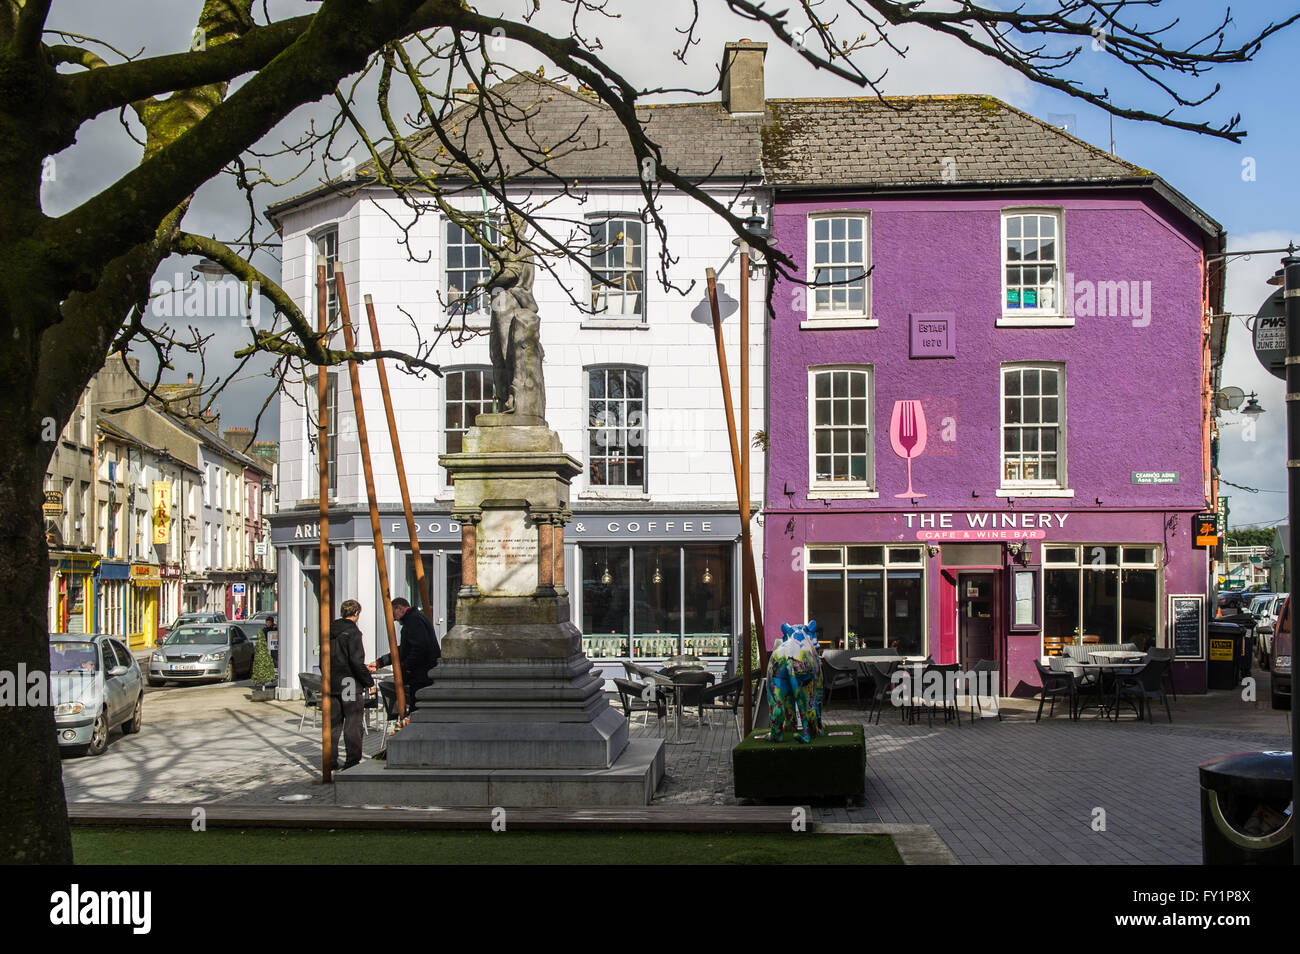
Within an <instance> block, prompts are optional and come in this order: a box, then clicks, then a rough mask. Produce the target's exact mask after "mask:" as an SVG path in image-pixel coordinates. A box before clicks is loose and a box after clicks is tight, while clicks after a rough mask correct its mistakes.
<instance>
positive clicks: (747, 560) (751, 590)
mask: <svg viewBox="0 0 1300 954" xmlns="http://www.w3.org/2000/svg"><path fill="white" fill-rule="evenodd" d="M705 277H706V279H707V281H708V288H709V307H710V309H711V310H712V312H713V339H714V342H715V344H716V345H717V349H718V373H719V375H720V376H721V379H722V406H723V410H724V411H725V412H726V415H727V436H728V438H729V439H730V441H731V469H732V472H733V474H734V475H735V478H736V506H737V508H739V509H740V510H741V513H742V527H741V547H740V557H741V563H742V570H741V574H742V575H741V587H742V594H741V598H742V599H743V600H745V602H746V605H747V606H748V607H750V608H751V609H752V610H753V614H754V625H755V626H757V628H758V634H759V640H758V642H759V652H760V658H766V655H767V654H766V646H765V645H764V642H765V641H764V635H763V611H762V606H761V604H760V602H759V599H758V574H757V573H756V572H755V569H754V550H753V547H752V546H751V541H750V539H749V521H748V520H747V519H744V515H747V514H748V512H749V498H748V494H747V488H746V487H745V486H744V483H743V475H742V472H741V466H742V465H741V452H740V447H739V442H738V440H737V435H736V412H735V409H734V408H733V406H732V402H731V376H730V375H729V374H728V373H727V350H726V346H725V344H724V343H723V340H722V315H721V312H720V311H719V310H718V278H717V274H716V273H715V272H714V271H713V269H711V268H709V269H705ZM748 277H749V276H748V275H746V276H745V278H744V281H746V282H747V281H748ZM742 288H743V283H742ZM743 294H744V291H743V290H742V295H743ZM747 297H748V296H746V298H747ZM746 317H748V316H747V315H746ZM748 338H749V336H748V334H746V335H745V340H746V342H748ZM747 382H748V372H746V383H747ZM744 399H745V401H746V403H748V400H749V398H748V395H744ZM745 417H746V419H747V418H748V414H746V415H745ZM746 443H748V438H746ZM749 640H750V635H749V630H748V629H746V630H745V632H743V633H742V634H741V641H742V648H741V653H742V666H743V669H742V676H743V680H744V697H745V698H744V701H745V734H746V735H748V734H749V733H750V731H751V730H752V729H753V718H754V716H753V712H754V707H753V687H752V682H751V678H750V676H751V672H752V670H751V667H750V658H749Z"/></svg>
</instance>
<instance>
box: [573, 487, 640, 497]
mask: <svg viewBox="0 0 1300 954" xmlns="http://www.w3.org/2000/svg"><path fill="white" fill-rule="evenodd" d="M578 499H579V500H649V499H650V495H649V494H648V493H646V492H645V491H644V490H640V489H638V488H636V487H626V488H624V487H603V488H601V489H599V490H596V489H590V490H583V491H580V492H579V493H578Z"/></svg>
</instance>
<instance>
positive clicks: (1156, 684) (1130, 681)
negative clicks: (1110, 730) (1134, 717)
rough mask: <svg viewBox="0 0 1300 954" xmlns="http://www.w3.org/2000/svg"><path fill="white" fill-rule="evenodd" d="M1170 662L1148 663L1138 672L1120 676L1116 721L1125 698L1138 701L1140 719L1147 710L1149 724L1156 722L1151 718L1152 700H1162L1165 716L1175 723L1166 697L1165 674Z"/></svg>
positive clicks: (1161, 660)
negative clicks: (1120, 704) (1120, 703)
mask: <svg viewBox="0 0 1300 954" xmlns="http://www.w3.org/2000/svg"><path fill="white" fill-rule="evenodd" d="M1169 665H1170V664H1169V660H1167V659H1157V660H1153V661H1151V662H1148V663H1147V664H1146V665H1145V666H1143V667H1142V668H1141V669H1139V670H1138V671H1137V672H1135V673H1132V674H1129V675H1122V676H1119V677H1118V678H1119V683H1118V685H1117V686H1116V690H1115V698H1116V705H1115V716H1114V717H1115V719H1116V720H1117V721H1118V719H1119V705H1118V703H1119V702H1120V701H1122V700H1123V699H1124V698H1125V697H1133V698H1136V699H1137V703H1138V705H1137V713H1138V718H1139V719H1140V718H1142V712H1143V710H1146V716H1147V722H1148V723H1153V722H1154V721H1155V720H1154V719H1153V718H1152V717H1151V705H1150V703H1151V700H1153V699H1160V700H1162V701H1163V702H1164V704H1165V715H1166V716H1168V717H1169V721H1170V722H1173V721H1174V714H1173V712H1172V711H1171V710H1170V708H1169V697H1168V696H1166V695H1165V673H1166V672H1168V670H1169Z"/></svg>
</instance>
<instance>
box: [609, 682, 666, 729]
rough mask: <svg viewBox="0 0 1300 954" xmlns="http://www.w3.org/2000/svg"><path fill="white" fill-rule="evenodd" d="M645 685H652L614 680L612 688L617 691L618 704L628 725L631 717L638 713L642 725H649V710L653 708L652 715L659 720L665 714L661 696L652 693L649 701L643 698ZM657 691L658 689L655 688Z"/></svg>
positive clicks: (664, 702) (657, 693) (662, 696)
mask: <svg viewBox="0 0 1300 954" xmlns="http://www.w3.org/2000/svg"><path fill="white" fill-rule="evenodd" d="M647 685H654V683H644V682H633V681H632V680H630V679H615V680H614V688H615V689H616V690H617V691H618V700H619V703H620V704H621V705H622V706H623V716H624V717H625V718H626V719H627V721H628V722H629V723H630V722H631V721H632V717H633V715H635V714H636V713H637V712H640V713H641V714H642V716H643V718H642V719H641V724H642V725H649V724H650V710H651V709H652V708H653V709H654V713H655V715H656V716H658V717H659V718H660V719H663V717H664V716H665V715H666V713H667V703H666V701H665V697H664V695H663V694H661V693H659V692H657V691H656V692H654V693H653V694H651V696H650V699H646V698H645V695H644V693H645V688H646V686H647ZM655 688H656V689H658V687H657V686H656V687H655Z"/></svg>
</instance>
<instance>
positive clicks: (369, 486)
mask: <svg viewBox="0 0 1300 954" xmlns="http://www.w3.org/2000/svg"><path fill="white" fill-rule="evenodd" d="M334 285H335V288H336V289H337V291H338V298H339V316H340V317H341V318H342V320H343V346H344V347H345V348H347V349H348V350H349V351H355V350H356V344H357V342H356V336H355V335H354V334H353V333H352V311H351V309H350V308H349V307H348V287H347V282H345V281H344V280H343V266H342V265H339V264H338V263H337V262H336V263H335V265H334ZM348 378H349V380H350V381H351V384H352V410H353V412H354V413H355V414H356V416H357V442H358V443H359V444H360V445H361V471H362V473H363V474H364V475H365V478H366V501H367V502H368V503H369V504H370V533H371V535H372V536H373V537H374V539H375V566H376V567H377V568H378V572H379V595H380V599H381V602H383V604H384V625H385V626H386V627H387V629H388V654H389V655H390V656H392V657H393V683H394V685H395V687H396V689H397V713H398V718H401V717H402V716H404V715H406V687H405V686H404V685H403V682H402V666H401V662H400V653H399V652H398V649H397V628H396V626H395V625H394V623H393V596H392V594H391V593H390V592H389V591H388V557H387V556H386V555H385V554H384V532H383V530H382V529H381V528H380V526H379V501H378V500H377V499H376V497H375V472H374V470H373V468H372V467H371V466H370V437H369V434H368V433H367V431H366V409H365V407H364V405H363V404H362V401H361V373H360V372H359V371H358V370H357V363H356V362H355V361H349V362H348ZM376 655H378V654H376Z"/></svg>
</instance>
